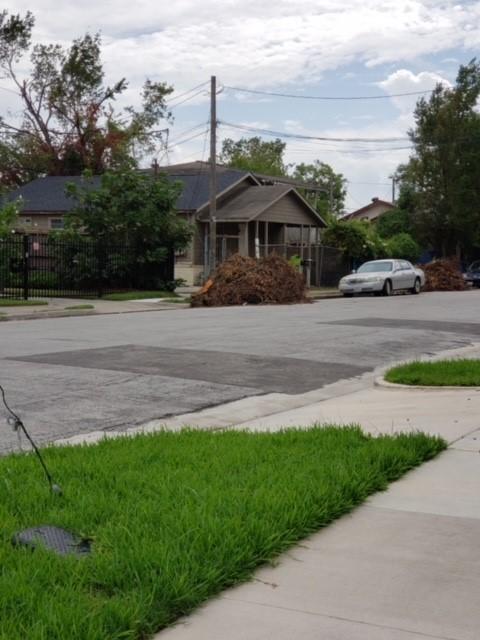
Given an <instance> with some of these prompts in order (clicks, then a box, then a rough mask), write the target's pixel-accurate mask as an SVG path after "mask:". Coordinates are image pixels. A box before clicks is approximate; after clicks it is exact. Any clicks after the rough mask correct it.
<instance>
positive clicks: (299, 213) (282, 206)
mask: <svg viewBox="0 0 480 640" xmlns="http://www.w3.org/2000/svg"><path fill="white" fill-rule="evenodd" d="M258 220H262V221H264V222H279V223H284V224H304V225H312V226H313V225H315V220H314V218H313V215H310V214H309V213H308V212H307V211H306V210H305V209H304V208H303V206H302V205H301V203H300V202H299V201H298V200H297V199H296V198H295V196H293V195H292V194H288V195H287V196H285V197H283V198H281V199H280V200H278V202H275V204H273V205H272V206H271V207H269V208H268V209H267V210H266V211H264V212H263V213H262V214H261V215H260V216H259V217H258ZM317 224H319V223H318V222H317Z"/></svg>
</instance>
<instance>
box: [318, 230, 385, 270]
mask: <svg viewBox="0 0 480 640" xmlns="http://www.w3.org/2000/svg"><path fill="white" fill-rule="evenodd" d="M322 243H323V244H324V245H326V246H330V247H335V248H337V249H340V250H341V251H343V253H344V255H345V257H346V258H347V259H349V260H350V261H355V262H357V261H365V260H373V259H375V258H382V257H384V256H385V255H386V246H385V243H384V242H383V241H382V240H381V238H380V237H379V236H378V234H377V233H376V231H375V226H374V225H372V224H370V223H369V222H367V221H364V220H348V221H347V220H345V221H342V220H333V221H332V222H331V223H330V224H329V226H328V227H327V228H326V229H325V231H324V232H323V234H322Z"/></svg>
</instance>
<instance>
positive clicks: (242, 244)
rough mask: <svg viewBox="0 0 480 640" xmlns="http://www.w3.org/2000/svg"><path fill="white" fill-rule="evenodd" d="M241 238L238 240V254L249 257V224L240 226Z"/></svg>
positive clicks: (244, 223) (245, 223)
mask: <svg viewBox="0 0 480 640" xmlns="http://www.w3.org/2000/svg"><path fill="white" fill-rule="evenodd" d="M239 227H240V237H239V239H238V253H239V254H240V255H241V256H248V222H243V223H241V224H239Z"/></svg>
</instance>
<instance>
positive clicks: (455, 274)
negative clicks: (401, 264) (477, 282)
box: [422, 258, 467, 291]
mask: <svg viewBox="0 0 480 640" xmlns="http://www.w3.org/2000/svg"><path fill="white" fill-rule="evenodd" d="M422 269H423V270H424V272H425V277H426V282H425V287H424V291H463V290H464V289H466V288H467V287H466V284H465V280H464V279H463V275H462V272H461V269H460V263H459V262H458V260H457V259H456V258H443V259H442V260H434V261H433V262H430V263H429V264H427V265H424V266H422Z"/></svg>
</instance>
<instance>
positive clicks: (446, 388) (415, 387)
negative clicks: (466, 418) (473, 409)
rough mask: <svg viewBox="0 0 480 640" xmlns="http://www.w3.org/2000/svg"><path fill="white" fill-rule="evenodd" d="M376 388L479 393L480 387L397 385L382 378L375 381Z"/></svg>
mask: <svg viewBox="0 0 480 640" xmlns="http://www.w3.org/2000/svg"><path fill="white" fill-rule="evenodd" d="M374 386H375V387H384V388H385V389H400V390H405V389H408V390H409V391H473V392H479V391H480V387H461V386H459V385H456V386H433V385H432V386H426V385H420V384H397V383H396V382H387V380H385V379H384V378H382V377H378V378H375V381H374Z"/></svg>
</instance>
